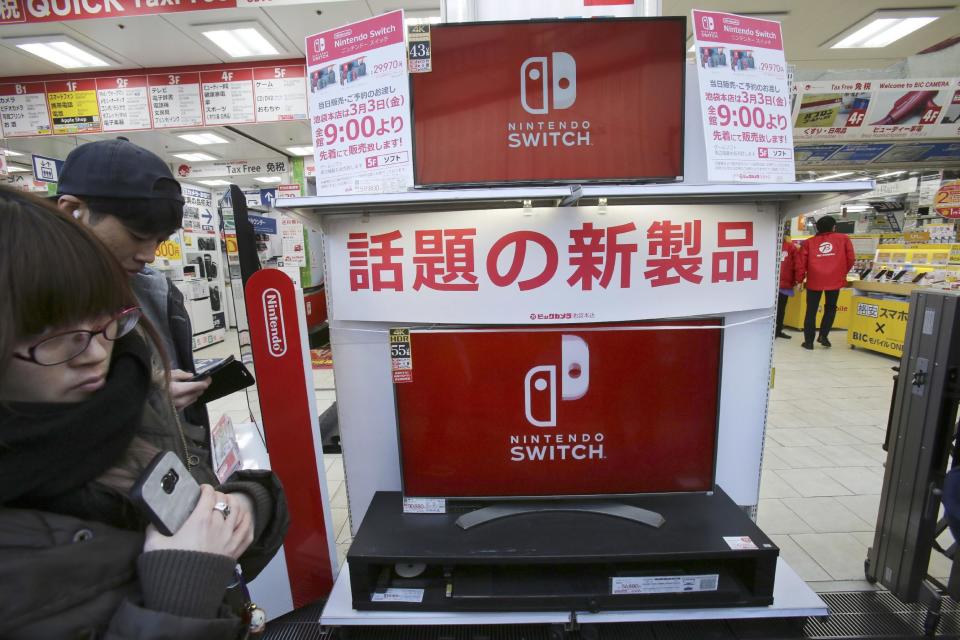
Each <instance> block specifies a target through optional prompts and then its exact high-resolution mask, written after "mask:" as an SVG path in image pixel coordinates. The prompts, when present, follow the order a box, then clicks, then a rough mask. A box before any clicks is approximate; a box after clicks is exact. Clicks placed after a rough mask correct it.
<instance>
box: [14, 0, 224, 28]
mask: <svg viewBox="0 0 960 640" xmlns="http://www.w3.org/2000/svg"><path fill="white" fill-rule="evenodd" d="M237 6H240V2H239V1H238V0H165V1H162V2H161V1H157V0H147V1H146V2H143V1H142V0H83V1H82V2H80V1H77V0H74V1H73V2H64V1H60V0H3V3H2V4H0V25H3V24H24V23H26V24H33V23H40V22H68V21H71V20H89V19H91V18H127V17H130V16H145V15H153V14H158V13H180V12H182V11H203V10H207V9H229V8H234V7H237Z"/></svg>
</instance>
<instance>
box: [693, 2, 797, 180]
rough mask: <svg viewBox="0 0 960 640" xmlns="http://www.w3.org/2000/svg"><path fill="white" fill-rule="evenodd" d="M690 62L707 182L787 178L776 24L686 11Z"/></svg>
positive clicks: (787, 131) (786, 111) (789, 146)
mask: <svg viewBox="0 0 960 640" xmlns="http://www.w3.org/2000/svg"><path fill="white" fill-rule="evenodd" d="M693 35H694V44H695V46H696V52H695V54H694V55H695V60H694V62H695V64H696V66H697V78H698V79H699V83H700V111H701V114H702V117H703V133H704V138H705V140H704V141H705V143H706V152H707V157H706V160H707V179H708V180H711V181H714V182H793V181H794V180H795V178H796V175H795V173H794V160H793V136H792V130H791V127H790V88H789V84H788V83H787V63H786V59H785V58H784V55H783V37H782V35H781V32H780V23H779V22H775V21H773V20H763V19H760V18H747V17H744V16H738V15H733V14H731V13H719V12H716V11H698V10H694V12H693Z"/></svg>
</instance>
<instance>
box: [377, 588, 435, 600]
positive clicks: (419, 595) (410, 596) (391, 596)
mask: <svg viewBox="0 0 960 640" xmlns="http://www.w3.org/2000/svg"><path fill="white" fill-rule="evenodd" d="M370 601H371V602H416V603H420V602H423V589H394V588H392V587H391V588H389V589H387V590H386V591H382V592H377V593H374V594H373V595H371V596H370Z"/></svg>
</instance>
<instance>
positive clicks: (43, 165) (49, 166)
mask: <svg viewBox="0 0 960 640" xmlns="http://www.w3.org/2000/svg"><path fill="white" fill-rule="evenodd" d="M62 170H63V160H57V159H56V158H47V157H45V156H37V155H35V156H33V177H34V178H36V179H37V180H38V181H40V182H59V181H60V172H61V171H62Z"/></svg>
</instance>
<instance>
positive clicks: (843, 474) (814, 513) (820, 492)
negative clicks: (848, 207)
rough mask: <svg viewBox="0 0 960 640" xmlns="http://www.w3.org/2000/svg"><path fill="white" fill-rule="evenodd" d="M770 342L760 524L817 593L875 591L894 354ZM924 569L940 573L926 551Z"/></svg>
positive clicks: (839, 341) (944, 566) (841, 335)
mask: <svg viewBox="0 0 960 640" xmlns="http://www.w3.org/2000/svg"><path fill="white" fill-rule="evenodd" d="M788 333H790V334H791V335H793V339H792V340H783V339H778V340H776V344H775V347H774V366H775V367H776V386H775V388H774V390H773V391H772V393H771V395H770V408H769V416H768V419H767V435H766V442H765V447H764V455H763V472H762V475H761V480H760V504H759V505H758V509H757V522H758V524H759V525H760V527H761V528H762V529H763V530H764V531H765V532H766V533H767V534H768V535H769V536H770V537H771V538H772V539H773V540H774V542H776V543H777V545H778V546H779V547H780V549H781V553H782V554H783V556H784V558H785V559H786V560H787V562H788V563H790V565H791V566H792V567H793V568H794V569H796V571H797V573H799V574H800V576H801V577H802V578H803V579H804V580H806V581H807V582H808V583H809V584H810V585H811V586H812V587H813V588H814V589H816V590H821V591H827V590H841V589H864V590H866V589H872V588H873V587H872V586H871V585H870V584H869V583H867V582H866V581H865V580H864V574H863V570H864V566H863V561H864V559H865V558H866V554H867V548H868V547H869V546H871V545H872V543H873V531H874V527H875V526H876V519H877V509H878V507H879V504H880V490H881V486H882V483H883V463H884V460H886V452H884V451H883V449H882V446H881V445H882V444H883V439H884V435H885V433H886V425H887V415H888V411H889V408H890V397H891V392H892V385H893V378H892V376H893V371H891V367H893V366H895V365H896V364H897V363H898V360H897V359H895V358H890V357H887V356H883V355H880V354H877V353H874V352H871V351H863V350H859V349H857V350H853V349H850V348H849V346H847V344H846V333H845V332H844V331H834V332H833V333H831V335H830V341H831V342H832V343H833V348H831V349H824V348H822V347H820V345H817V348H816V349H815V350H814V351H807V350H805V349H802V348H801V347H800V342H801V341H802V339H803V338H802V335H801V334H800V333H797V332H789V331H788ZM933 555H934V558H933V559H932V560H931V567H930V571H931V573H932V574H933V575H934V576H936V577H945V576H946V575H947V574H948V573H949V564H948V563H947V562H946V560H944V559H942V558H941V557H939V556H938V555H937V554H933Z"/></svg>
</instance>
